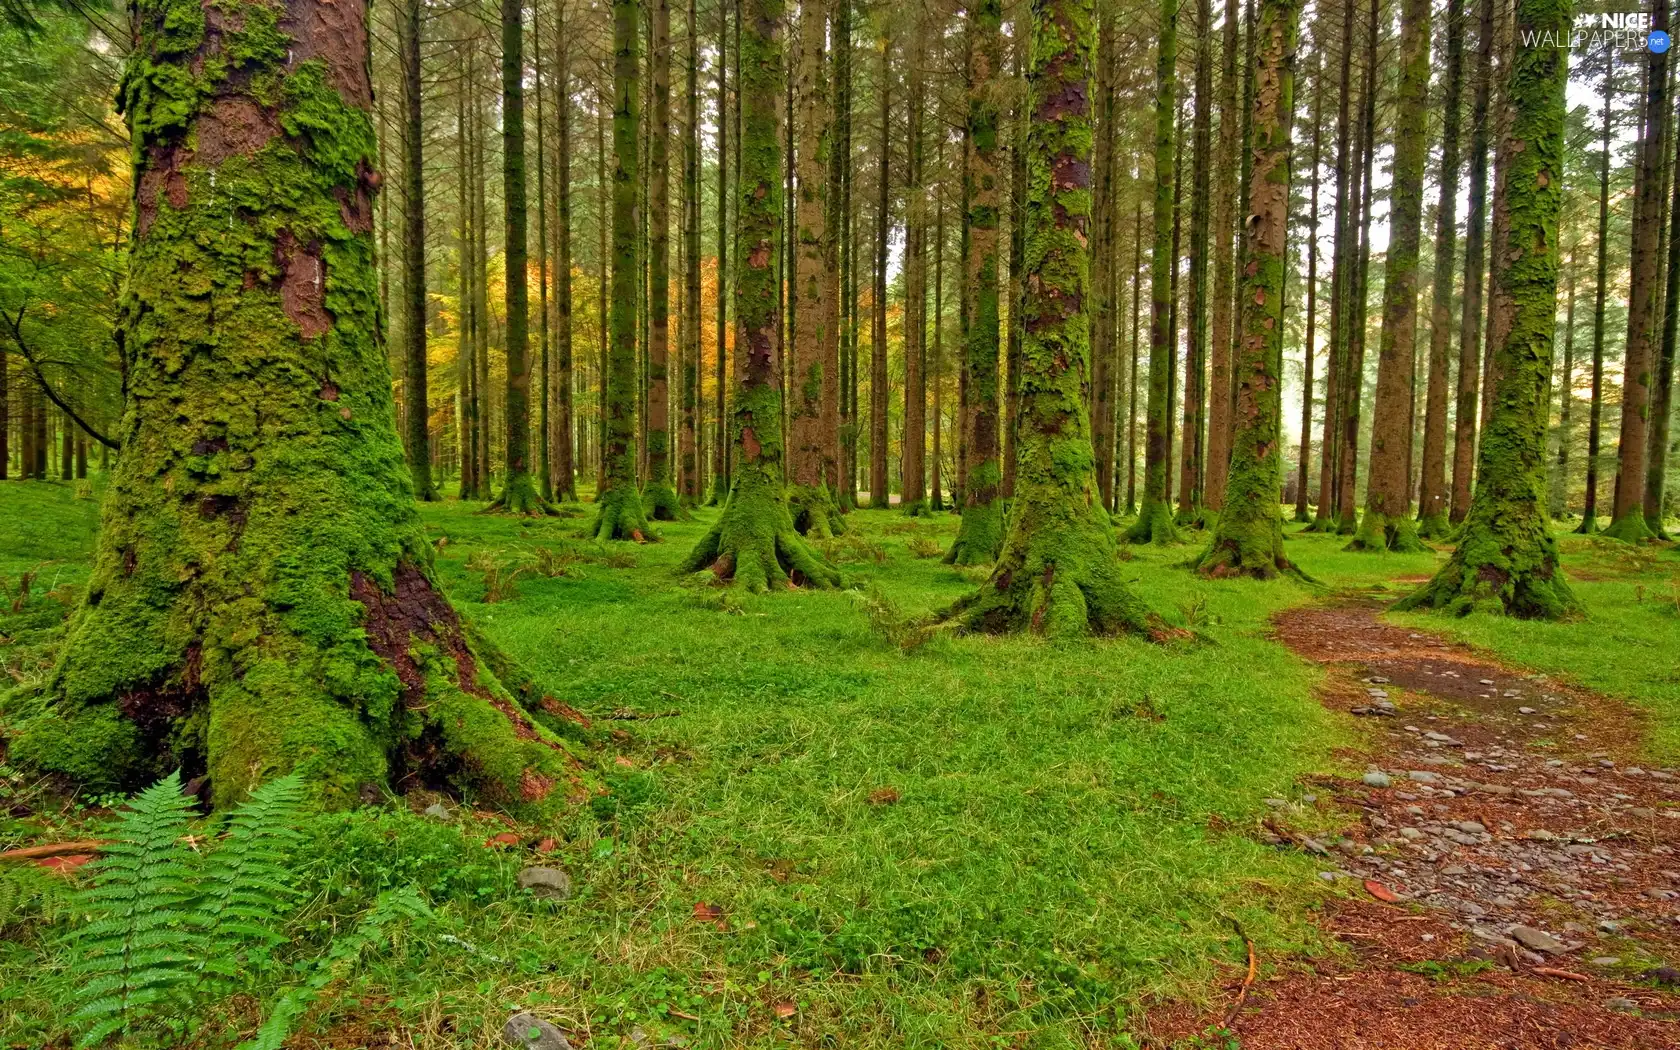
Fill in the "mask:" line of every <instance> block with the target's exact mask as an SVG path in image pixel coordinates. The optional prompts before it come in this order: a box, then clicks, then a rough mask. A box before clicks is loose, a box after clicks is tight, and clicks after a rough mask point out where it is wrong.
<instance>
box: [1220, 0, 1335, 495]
mask: <svg viewBox="0 0 1680 1050" xmlns="http://www.w3.org/2000/svg"><path fill="white" fill-rule="evenodd" d="M1238 17H1239V15H1238V8H1237V0H1225V23H1224V27H1223V29H1222V31H1221V38H1222V40H1221V47H1220V51H1221V66H1220V72H1219V144H1218V146H1217V147H1216V150H1215V154H1214V158H1215V159H1214V170H1213V186H1214V188H1213V249H1212V252H1213V309H1212V327H1211V329H1210V331H1209V334H1208V342H1209V347H1210V350H1209V356H1210V359H1211V360H1210V362H1209V363H1210V367H1209V370H1208V371H1209V378H1208V387H1209V389H1210V391H1211V394H1210V396H1209V398H1208V407H1207V421H1208V429H1207V433H1208V436H1207V480H1206V482H1205V488H1206V491H1205V492H1204V494H1203V503H1204V504H1206V506H1207V509H1208V510H1211V511H1215V512H1217V511H1218V510H1219V509H1220V508H1222V507H1223V506H1224V505H1225V479H1226V476H1227V474H1228V473H1229V471H1230V462H1231V430H1232V420H1231V398H1230V397H1229V393H1228V392H1229V391H1230V389H1231V354H1232V349H1233V343H1234V339H1233V335H1232V331H1231V319H1232V307H1233V305H1234V300H1233V297H1234V296H1235V295H1236V270H1235V268H1234V266H1235V262H1234V260H1233V258H1232V247H1231V234H1232V230H1233V228H1234V226H1235V224H1236V216H1235V212H1236V205H1237V198H1238V196H1239V195H1240V194H1242V193H1246V192H1247V190H1248V187H1246V186H1239V185H1238V184H1237V171H1236V169H1237V165H1238V162H1237V153H1238V151H1239V148H1240V146H1241V142H1240V139H1239V138H1238V136H1237V135H1236V134H1235V132H1236V129H1237V127H1238V125H1239V124H1240V123H1241V117H1240V116H1239V114H1238V113H1237V46H1238V44H1237V19H1238ZM1297 19H1299V16H1298V15H1297ZM1211 42H1212V38H1211V36H1210V37H1209V44H1211ZM1317 50H1318V48H1317V47H1316V45H1315V47H1314V51H1315V53H1316V52H1317ZM1313 90H1314V92H1315V94H1316V95H1317V97H1318V98H1320V99H1322V98H1323V95H1324V92H1322V91H1320V90H1318V81H1317V80H1316V79H1315V80H1314V82H1313ZM1313 143H1314V146H1313V148H1314V161H1313V173H1314V174H1313V193H1314V199H1315V200H1316V199H1317V197H1316V195H1317V192H1318V174H1317V172H1318V161H1317V143H1318V137H1317V134H1316V132H1315V133H1314V136H1313ZM1310 316H1311V313H1310V310H1309V317H1310ZM1309 324H1310V322H1309ZM1309 331H1310V328H1309ZM1307 342H1308V344H1309V345H1308V347H1307V356H1308V361H1309V364H1308V369H1309V375H1310V369H1311V364H1310V362H1311V359H1312V347H1311V342H1312V339H1311V336H1309V337H1308V339H1307ZM1311 382H1312V381H1311V379H1310V378H1309V379H1308V386H1309V389H1310V387H1311ZM1308 401H1309V403H1310V402H1311V395H1310V393H1309V395H1308Z"/></svg>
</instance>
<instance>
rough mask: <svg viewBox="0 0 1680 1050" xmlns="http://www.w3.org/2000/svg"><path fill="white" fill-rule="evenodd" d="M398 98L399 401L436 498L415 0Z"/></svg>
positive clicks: (423, 492)
mask: <svg viewBox="0 0 1680 1050" xmlns="http://www.w3.org/2000/svg"><path fill="white" fill-rule="evenodd" d="M397 46H398V49H399V51H400V53H401V61H402V74H403V81H402V97H403V147H404V148H403V318H404V320H403V340H404V345H403V365H404V369H403V400H404V403H405V406H406V408H407V414H406V417H405V419H404V420H403V423H404V431H405V434H406V436H407V438H408V441H407V442H406V443H405V444H406V446H407V448H406V451H407V453H408V470H409V473H410V474H411V475H413V477H414V495H415V497H416V498H418V499H422V500H428V501H429V500H434V499H437V486H435V485H434V484H432V445H431V439H430V438H429V437H428V435H427V433H426V418H427V412H428V407H427V406H428V402H427V397H426V207H425V202H426V183H425V159H424V156H423V149H424V140H425V125H424V124H423V123H422V121H421V116H422V113H421V108H420V98H421V91H420V0H405V2H404V4H403V9H402V25H401V29H400V31H399V33H398V41H397Z"/></svg>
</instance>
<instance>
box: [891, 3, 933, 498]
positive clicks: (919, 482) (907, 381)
mask: <svg viewBox="0 0 1680 1050" xmlns="http://www.w3.org/2000/svg"><path fill="white" fill-rule="evenodd" d="M915 10H916V11H917V14H916V16H915V29H914V30H913V31H912V34H911V37H910V45H911V46H910V48H909V49H908V50H907V51H906V52H905V55H904V58H905V65H906V79H907V81H908V83H907V85H906V87H907V90H908V93H909V97H908V98H907V99H905V102H906V103H907V111H908V115H909V132H908V136H909V137H908V139H907V145H906V157H905V165H904V168H905V171H904V175H905V178H904V447H903V453H902V455H901V457H900V459H899V496H898V503H899V510H901V511H903V512H904V513H906V514H910V515H918V514H922V513H924V512H926V510H927V377H926V366H927V211H928V207H927V187H926V184H925V172H924V166H925V164H926V160H925V157H924V156H923V154H924V144H923V141H922V139H923V135H922V124H923V122H924V117H925V114H926V110H927V99H926V98H925V97H924V95H925V89H926V81H925V78H924V75H923V72H922V67H923V65H924V64H925V63H926V61H927V57H928V56H927V51H928V49H929V46H930V45H931V40H930V36H931V34H930V33H929V32H928V28H927V27H928V25H929V23H930V21H931V19H930V18H929V17H928V16H927V15H926V14H924V13H921V11H920V8H919V7H918V8H916V9H915Z"/></svg>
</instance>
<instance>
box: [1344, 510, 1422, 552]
mask: <svg viewBox="0 0 1680 1050" xmlns="http://www.w3.org/2000/svg"><path fill="white" fill-rule="evenodd" d="M1342 549H1343V550H1344V551H1365V552H1367V553H1372V552H1374V553H1382V552H1384V551H1394V552H1396V553H1399V554H1418V553H1421V552H1423V551H1427V550H1428V549H1429V548H1428V547H1426V546H1424V543H1423V541H1422V540H1420V539H1418V529H1417V523H1416V522H1415V521H1413V520H1412V518H1411V516H1410V515H1403V516H1401V517H1397V518H1390V517H1388V516H1386V515H1383V514H1378V513H1377V512H1376V511H1370V510H1368V511H1366V512H1365V518H1364V520H1363V521H1361V522H1360V526H1359V531H1358V532H1356V533H1355V534H1354V536H1353V539H1352V540H1351V541H1349V543H1348V545H1347V546H1346V547H1343V548H1342Z"/></svg>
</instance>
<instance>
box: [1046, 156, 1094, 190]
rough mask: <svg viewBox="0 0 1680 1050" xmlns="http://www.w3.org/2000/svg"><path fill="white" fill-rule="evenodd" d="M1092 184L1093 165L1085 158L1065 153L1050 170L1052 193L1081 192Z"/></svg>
mask: <svg viewBox="0 0 1680 1050" xmlns="http://www.w3.org/2000/svg"><path fill="white" fill-rule="evenodd" d="M1090 184H1091V165H1090V163H1089V162H1088V161H1086V160H1084V159H1083V158H1080V157H1077V156H1074V155H1072V154H1067V153H1064V154H1062V155H1061V156H1059V157H1057V158H1056V163H1055V164H1053V165H1052V166H1051V168H1050V192H1052V193H1061V192H1062V191H1063V190H1079V189H1084V188H1085V187H1087V186H1089V185H1090Z"/></svg>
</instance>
